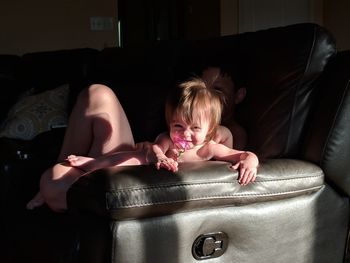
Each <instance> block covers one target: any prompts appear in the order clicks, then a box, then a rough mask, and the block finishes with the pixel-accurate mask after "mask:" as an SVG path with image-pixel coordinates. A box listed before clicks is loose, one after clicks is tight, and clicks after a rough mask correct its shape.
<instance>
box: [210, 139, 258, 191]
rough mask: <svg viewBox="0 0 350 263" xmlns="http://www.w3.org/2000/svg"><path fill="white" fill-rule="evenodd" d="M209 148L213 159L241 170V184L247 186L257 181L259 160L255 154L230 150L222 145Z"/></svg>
mask: <svg viewBox="0 0 350 263" xmlns="http://www.w3.org/2000/svg"><path fill="white" fill-rule="evenodd" d="M209 147H210V155H211V156H212V158H213V159H215V160H220V161H227V162H231V163H233V166H232V168H234V169H238V168H239V174H240V176H239V183H240V184H242V185H247V184H248V183H250V182H254V181H255V179H256V174H257V168H258V166H259V160H258V157H257V156H256V155H255V154H254V153H252V152H248V151H238V150H235V149H230V148H228V147H226V146H225V145H222V144H210V145H209Z"/></svg>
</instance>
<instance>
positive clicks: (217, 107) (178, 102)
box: [165, 79, 222, 145]
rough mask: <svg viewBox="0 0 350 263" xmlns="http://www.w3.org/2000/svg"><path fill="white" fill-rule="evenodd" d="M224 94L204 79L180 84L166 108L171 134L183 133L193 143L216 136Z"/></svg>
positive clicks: (180, 135)
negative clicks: (208, 85)
mask: <svg viewBox="0 0 350 263" xmlns="http://www.w3.org/2000/svg"><path fill="white" fill-rule="evenodd" d="M221 95H222V94H221V92H219V91H217V90H214V89H210V88H208V87H207V86H206V84H205V82H204V81H203V80H201V79H192V80H190V81H186V82H184V83H182V84H180V85H179V86H178V87H177V88H176V89H174V92H173V93H172V94H171V96H170V97H169V99H168V101H167V103H166V108H165V115H166V121H167V124H168V127H169V131H170V137H171V138H172V139H173V140H174V138H176V137H180V138H181V139H182V140H186V141H190V142H191V143H192V144H193V145H197V144H201V143H203V142H204V141H208V140H210V139H212V138H213V136H214V135H215V133H216V128H217V126H218V125H219V124H220V121H221V113H222V103H221Z"/></svg>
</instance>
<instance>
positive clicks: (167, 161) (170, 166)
mask: <svg viewBox="0 0 350 263" xmlns="http://www.w3.org/2000/svg"><path fill="white" fill-rule="evenodd" d="M172 144H173V142H172V141H171V138H170V137H169V135H168V134H167V133H162V134H160V135H159V136H158V137H157V138H156V140H155V143H154V144H153V145H152V154H153V155H154V156H155V164H156V168H157V169H160V168H165V169H167V170H169V171H173V172H176V171H177V167H178V163H177V161H175V160H174V159H173V158H169V157H167V156H166V155H165V154H166V152H167V151H168V150H169V149H170V148H171V146H172Z"/></svg>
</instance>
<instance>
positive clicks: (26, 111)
mask: <svg viewBox="0 0 350 263" xmlns="http://www.w3.org/2000/svg"><path fill="white" fill-rule="evenodd" d="M68 94H69V86H68V85H62V86H60V87H57V88H55V89H52V90H48V91H45V92H42V93H39V94H35V95H31V96H26V97H24V98H22V99H20V100H19V101H18V102H17V103H16V104H15V105H14V106H13V107H12V108H11V109H10V111H9V113H8V116H7V119H6V120H5V121H4V123H3V125H2V127H1V130H0V137H7V138H13V139H22V140H31V139H33V138H34V137H35V136H36V135H38V134H40V133H42V132H45V131H48V130H50V129H51V128H54V127H59V126H64V125H66V124H67V115H68V113H67V107H68Z"/></svg>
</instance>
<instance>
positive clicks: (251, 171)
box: [232, 161, 258, 185]
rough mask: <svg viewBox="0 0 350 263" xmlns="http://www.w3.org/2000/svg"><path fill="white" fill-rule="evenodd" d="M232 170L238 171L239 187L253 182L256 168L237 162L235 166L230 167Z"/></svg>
mask: <svg viewBox="0 0 350 263" xmlns="http://www.w3.org/2000/svg"><path fill="white" fill-rule="evenodd" d="M232 168H233V169H235V170H237V169H239V179H238V182H239V183H240V184H241V185H247V184H249V183H251V182H255V179H256V174H257V170H258V169H257V168H256V167H249V166H246V165H245V164H244V161H241V162H238V163H236V164H235V165H232Z"/></svg>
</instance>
